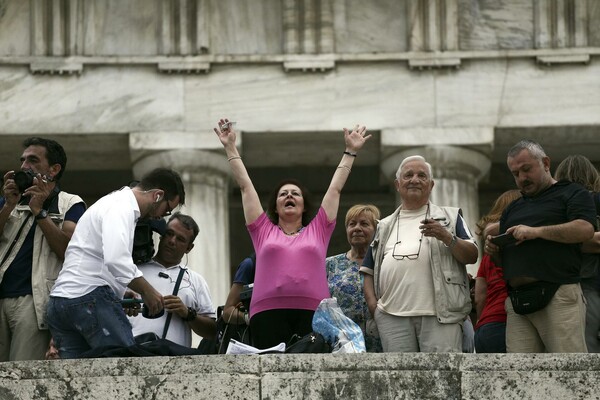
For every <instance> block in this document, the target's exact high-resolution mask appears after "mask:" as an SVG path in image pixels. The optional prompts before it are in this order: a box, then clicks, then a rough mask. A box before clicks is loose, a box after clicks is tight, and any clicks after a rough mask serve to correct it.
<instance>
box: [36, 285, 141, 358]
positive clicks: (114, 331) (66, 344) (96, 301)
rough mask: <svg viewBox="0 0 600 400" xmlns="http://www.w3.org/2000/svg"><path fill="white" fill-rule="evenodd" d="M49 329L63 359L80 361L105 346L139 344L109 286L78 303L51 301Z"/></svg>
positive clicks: (68, 300)
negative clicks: (85, 354)
mask: <svg viewBox="0 0 600 400" xmlns="http://www.w3.org/2000/svg"><path fill="white" fill-rule="evenodd" d="M48 326H49V327H50V332H51V333H52V337H53V338H54V343H55V345H56V348H58V353H59V355H60V357H61V358H78V357H80V356H81V354H83V353H84V352H86V351H88V350H91V349H95V348H98V347H101V346H131V345H133V344H135V341H134V339H133V333H132V332H131V324H130V323H129V320H128V319H127V316H126V315H125V312H124V311H123V307H122V306H121V303H120V299H119V298H117V296H116V295H115V294H114V292H113V291H112V289H110V288H109V287H108V286H102V287H98V288H96V289H94V290H93V291H92V292H90V293H88V294H86V295H84V296H81V297H77V298H74V299H67V298H64V297H50V300H49V302H48Z"/></svg>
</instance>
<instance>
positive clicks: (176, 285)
mask: <svg viewBox="0 0 600 400" xmlns="http://www.w3.org/2000/svg"><path fill="white" fill-rule="evenodd" d="M183 274H185V269H183V268H181V267H179V275H177V281H176V282H175V287H174V288H173V296H177V292H179V286H181V280H182V279H183ZM172 317H173V313H167V320H166V321H165V327H164V329H163V334H162V338H163V339H165V338H166V337H167V331H168V330H169V325H170V324H171V318H172Z"/></svg>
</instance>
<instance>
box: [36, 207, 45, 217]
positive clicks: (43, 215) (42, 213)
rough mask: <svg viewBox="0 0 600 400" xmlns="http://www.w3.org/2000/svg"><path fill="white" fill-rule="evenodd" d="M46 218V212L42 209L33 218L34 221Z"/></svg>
mask: <svg viewBox="0 0 600 400" xmlns="http://www.w3.org/2000/svg"><path fill="white" fill-rule="evenodd" d="M47 216H48V210H44V209H43V208H42V210H41V211H40V212H39V213H38V215H36V216H35V219H44V218H46V217H47Z"/></svg>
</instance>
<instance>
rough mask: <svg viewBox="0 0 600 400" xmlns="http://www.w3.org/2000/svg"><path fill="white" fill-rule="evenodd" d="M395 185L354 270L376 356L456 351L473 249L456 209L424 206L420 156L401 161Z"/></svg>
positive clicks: (426, 177) (426, 186)
mask: <svg viewBox="0 0 600 400" xmlns="http://www.w3.org/2000/svg"><path fill="white" fill-rule="evenodd" d="M395 185H396V189H397V190H398V192H399V193H400V198H401V200H402V204H401V205H400V207H398V209H396V211H395V212H394V213H393V214H392V215H390V216H388V217H386V218H384V219H383V220H381V221H380V222H379V225H378V228H377V232H376V234H375V237H374V239H373V242H372V243H371V246H370V248H369V250H368V252H367V255H366V256H365V259H364V260H363V266H362V267H361V269H360V271H361V273H363V274H364V277H365V280H364V294H365V299H366V301H367V305H368V307H369V311H370V312H371V315H373V317H374V319H375V322H376V325H377V329H378V330H379V335H380V337H381V343H382V345H383V350H384V352H460V351H462V323H463V321H464V319H465V317H466V315H467V314H468V313H469V311H470V310H471V300H470V295H469V281H468V277H467V271H466V267H465V264H470V263H474V262H475V261H476V260H477V254H478V251H477V245H476V244H475V241H474V240H473V237H472V235H471V233H470V232H469V229H468V227H467V224H466V223H465V221H464V220H463V218H462V212H461V210H460V209H459V208H454V207H440V206H437V205H435V204H433V203H431V201H430V195H431V190H432V188H433V185H434V182H433V179H432V171H431V165H430V164H429V163H427V162H426V160H425V159H424V158H423V157H421V156H411V157H407V158H406V159H404V160H403V161H402V163H401V164H400V167H399V168H398V171H397V173H396V180H395Z"/></svg>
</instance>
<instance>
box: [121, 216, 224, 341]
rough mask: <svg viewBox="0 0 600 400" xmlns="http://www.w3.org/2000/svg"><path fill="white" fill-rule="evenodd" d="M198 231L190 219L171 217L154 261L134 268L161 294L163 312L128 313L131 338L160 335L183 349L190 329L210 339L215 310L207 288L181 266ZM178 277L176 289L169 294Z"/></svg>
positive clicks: (214, 332) (189, 339)
mask: <svg viewBox="0 0 600 400" xmlns="http://www.w3.org/2000/svg"><path fill="white" fill-rule="evenodd" d="M198 232H199V228H198V224H197V223H196V221H194V219H193V218H192V217H190V216H189V215H185V214H181V213H179V212H177V213H175V214H173V215H172V216H171V218H169V222H168V223H167V229H166V231H165V233H164V235H163V236H162V237H161V238H160V243H159V244H158V252H157V253H156V255H155V256H154V258H153V259H152V260H150V261H149V262H147V263H144V264H141V265H139V266H138V268H139V269H140V271H142V273H143V274H144V278H145V279H146V280H147V281H148V282H149V283H150V284H151V285H152V286H153V287H154V288H156V290H158V291H159V292H160V293H161V294H162V295H163V299H164V305H165V308H164V309H165V311H166V313H162V314H159V315H157V316H156V318H153V316H142V315H138V313H137V312H133V313H128V314H130V317H129V321H130V322H131V325H132V327H133V334H134V336H137V335H141V334H144V333H148V332H154V333H155V334H156V335H157V336H158V337H161V338H162V337H163V336H164V337H165V339H168V340H170V341H172V342H175V343H177V344H179V345H181V346H186V347H191V346H192V330H193V331H194V332H195V333H196V334H198V335H200V336H202V337H204V338H208V339H214V337H215V335H216V330H217V327H216V323H215V308H214V306H213V303H212V300H211V297H210V292H209V290H208V285H207V284H206V281H205V280H204V278H203V277H202V276H201V275H200V274H198V273H196V272H194V271H191V270H189V269H188V268H187V266H186V265H185V264H184V265H182V263H181V261H182V259H183V257H184V256H185V255H186V254H187V253H189V252H190V251H191V250H192V248H193V247H194V239H196V236H197V235H198ZM186 264H187V263H186ZM180 274H181V279H180V284H179V288H178V290H177V293H175V294H173V293H174V288H175V286H176V284H177V281H178V279H179V275H180ZM126 297H127V295H126ZM136 297H139V296H136ZM169 314H170V315H171V317H170V318H169ZM148 317H150V318H148ZM167 321H168V322H167ZM165 328H166V332H165ZM165 333H166V336H165Z"/></svg>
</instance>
